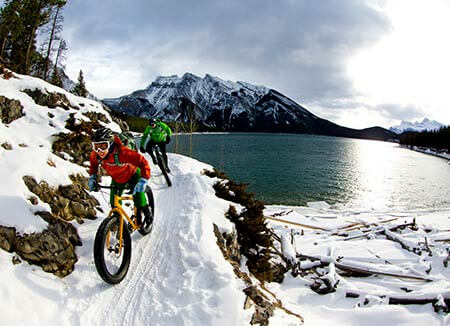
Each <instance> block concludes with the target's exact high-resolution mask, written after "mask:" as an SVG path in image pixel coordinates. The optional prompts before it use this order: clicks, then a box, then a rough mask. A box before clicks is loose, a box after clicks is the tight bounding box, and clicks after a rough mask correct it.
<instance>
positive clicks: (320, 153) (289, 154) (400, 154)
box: [168, 133, 450, 211]
mask: <svg viewBox="0 0 450 326" xmlns="http://www.w3.org/2000/svg"><path fill="white" fill-rule="evenodd" d="M168 151H169V152H177V153H180V154H183V155H187V156H191V157H193V158H196V159H198V160H199V161H202V162H205V163H208V164H211V165H213V166H214V167H216V168H217V169H219V170H221V171H224V172H225V173H226V174H227V175H228V176H229V177H230V178H232V179H233V180H235V181H238V182H244V183H248V184H249V186H248V190H249V191H251V192H253V193H254V194H255V197H256V198H257V199H259V200H262V201H263V202H264V203H266V204H281V205H294V206H299V205H305V204H306V203H307V202H312V201H326V202H327V203H329V204H331V205H333V206H336V207H340V208H356V209H363V210H366V209H367V210H374V211H385V210H411V209H441V208H449V207H450V165H449V164H447V160H445V159H442V158H439V157H434V156H431V155H426V154H422V153H418V152H415V151H412V150H408V149H405V148H401V147H400V146H399V145H397V144H394V143H388V142H380V141H371V140H359V139H348V138H338V137H325V136H312V135H295V134H266V133H227V134H194V135H192V136H189V135H178V136H177V135H174V136H172V141H171V143H170V144H169V146H168Z"/></svg>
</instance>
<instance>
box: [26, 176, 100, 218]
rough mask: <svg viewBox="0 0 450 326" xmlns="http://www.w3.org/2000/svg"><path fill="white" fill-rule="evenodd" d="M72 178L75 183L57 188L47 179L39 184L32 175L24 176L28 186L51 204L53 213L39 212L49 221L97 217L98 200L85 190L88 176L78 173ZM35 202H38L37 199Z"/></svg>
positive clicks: (41, 198)
mask: <svg viewBox="0 0 450 326" xmlns="http://www.w3.org/2000/svg"><path fill="white" fill-rule="evenodd" d="M71 179H72V182H74V183H73V184H70V185H64V186H59V187H58V188H57V189H54V188H51V187H50V186H49V185H48V183H47V182H45V181H41V182H39V184H38V183H37V182H36V180H34V178H33V177H31V176H24V177H23V180H24V183H25V185H26V186H27V188H28V189H29V190H30V191H31V192H32V193H34V194H35V195H36V196H38V197H39V198H40V200H42V201H43V202H45V203H47V204H49V205H50V208H51V211H52V213H51V214H50V213H47V214H46V213H45V212H39V213H38V215H39V216H41V217H42V218H43V219H44V220H46V221H47V222H50V221H51V220H52V219H54V218H60V219H63V220H65V221H72V220H76V221H80V222H82V221H83V219H86V218H87V219H95V218H96V209H95V208H96V206H97V205H98V201H97V200H96V199H95V198H94V197H91V196H90V195H89V194H88V193H87V192H86V191H85V190H84V187H85V186H86V184H87V178H85V177H83V176H81V175H78V176H71ZM35 202H37V199H36V200H35ZM52 214H53V215H52Z"/></svg>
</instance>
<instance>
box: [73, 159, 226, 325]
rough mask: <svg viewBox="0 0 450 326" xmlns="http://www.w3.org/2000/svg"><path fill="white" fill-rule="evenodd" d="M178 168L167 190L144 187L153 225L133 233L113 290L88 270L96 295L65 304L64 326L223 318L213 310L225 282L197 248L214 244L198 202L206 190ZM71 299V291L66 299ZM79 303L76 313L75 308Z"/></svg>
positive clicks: (208, 257) (193, 322)
mask: <svg viewBox="0 0 450 326" xmlns="http://www.w3.org/2000/svg"><path fill="white" fill-rule="evenodd" d="M176 158H177V157H176ZM177 159H178V158H177ZM174 161H175V162H176V160H174ZM179 161H181V160H179ZM178 163H179V162H178ZM180 167H182V165H181V164H174V166H173V167H172V170H173V173H172V179H173V186H172V187H170V188H167V187H161V186H160V184H159V180H155V183H156V184H154V183H153V182H151V183H150V184H151V187H152V190H153V191H154V196H155V206H156V207H155V209H156V216H155V222H154V223H155V224H154V227H153V230H152V232H151V233H150V234H149V235H147V236H146V237H142V236H141V235H140V234H139V233H137V232H135V233H133V235H132V238H133V239H132V246H133V253H132V261H131V265H130V270H129V272H128V274H127V276H126V278H125V279H124V280H123V281H122V282H121V283H120V284H118V285H116V286H110V285H106V284H104V283H102V281H101V280H100V278H99V277H98V276H97V275H96V271H95V267H94V266H93V265H91V266H90V268H93V271H91V272H90V274H89V277H90V278H91V279H90V281H87V282H88V283H89V282H90V284H95V285H94V288H95V289H99V292H100V293H95V291H92V288H93V287H92V286H91V287H90V288H91V290H90V291H89V292H87V293H82V292H83V291H82V290H84V289H82V290H80V291H79V293H76V295H75V296H74V297H73V298H68V299H67V302H68V306H70V307H71V312H70V315H69V318H70V320H71V321H72V322H71V323H70V324H79V325H104V324H109V325H112V326H115V325H117V326H119V325H120V326H122V325H150V324H160V325H212V324H214V321H215V320H216V321H217V320H218V319H220V317H221V316H223V315H220V314H221V312H220V311H218V309H217V305H218V302H220V298H219V295H220V294H218V292H219V291H220V290H221V289H222V288H223V287H225V286H226V284H227V282H229V278H228V279H227V278H226V277H223V273H222V272H221V271H219V267H218V266H216V264H215V263H214V259H213V258H212V257H211V254H210V249H214V248H207V247H205V246H204V243H202V241H203V242H205V240H206V241H207V242H206V243H215V240H213V241H212V242H211V238H210V237H213V236H214V235H213V231H212V225H211V221H210V220H208V219H205V220H204V219H203V215H204V210H205V208H206V207H207V205H208V204H207V203H203V200H204V199H205V197H204V195H203V194H202V193H203V192H206V191H207V190H208V189H209V186H208V185H207V184H206V183H205V181H204V180H203V179H202V178H203V177H201V176H200V175H199V171H198V169H194V170H192V171H189V169H188V171H182V170H181V168H180ZM205 237H208V238H205ZM215 249H216V250H217V251H219V249H218V248H215ZM213 251H214V250H213ZM220 255H221V253H220ZM89 277H88V278H89ZM83 281H85V280H81V281H80V283H83ZM83 285H84V284H81V287H82V288H83ZM84 288H86V286H84ZM93 292H94V294H93ZM72 294H74V291H73V290H72V293H68V296H70V295H72ZM80 303H83V306H82V308H78V305H79V304H80ZM74 307H77V308H74Z"/></svg>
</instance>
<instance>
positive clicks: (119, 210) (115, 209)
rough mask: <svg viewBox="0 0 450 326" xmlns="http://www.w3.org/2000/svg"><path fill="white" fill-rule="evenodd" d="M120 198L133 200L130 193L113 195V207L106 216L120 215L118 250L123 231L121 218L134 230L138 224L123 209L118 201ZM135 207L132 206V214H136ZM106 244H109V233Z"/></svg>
mask: <svg viewBox="0 0 450 326" xmlns="http://www.w3.org/2000/svg"><path fill="white" fill-rule="evenodd" d="M122 200H133V196H131V195H124V196H118V195H115V196H114V207H113V208H112V209H111V210H110V211H109V214H108V217H111V216H112V215H113V214H114V213H117V214H118V215H119V217H120V224H119V252H120V250H122V232H123V219H124V217H125V219H126V220H127V221H128V223H130V225H131V226H132V228H133V229H134V230H137V229H139V227H140V225H137V224H136V223H134V221H133V220H132V219H131V217H130V216H129V215H128V214H127V212H126V211H125V210H124V209H123V207H122V204H121V202H120V201H122ZM136 213H137V208H136V207H134V215H135V216H136ZM106 244H107V246H109V234H108V238H107V240H106Z"/></svg>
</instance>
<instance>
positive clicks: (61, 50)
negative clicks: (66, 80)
mask: <svg viewBox="0 0 450 326" xmlns="http://www.w3.org/2000/svg"><path fill="white" fill-rule="evenodd" d="M66 51H67V45H66V41H64V40H63V39H61V40H60V41H59V46H58V51H57V52H56V58H55V63H54V65H53V72H52V77H51V79H50V82H51V83H52V84H53V85H55V86H59V87H63V84H62V78H61V74H60V71H59V68H58V66H61V67H62V68H63V69H64V66H63V65H62V62H63V60H65V58H66V56H65V52H66Z"/></svg>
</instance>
